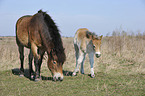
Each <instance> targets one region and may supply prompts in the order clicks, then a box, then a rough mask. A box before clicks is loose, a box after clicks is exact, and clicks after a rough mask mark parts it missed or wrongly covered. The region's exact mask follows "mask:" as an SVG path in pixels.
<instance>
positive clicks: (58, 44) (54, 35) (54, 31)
mask: <svg viewBox="0 0 145 96" xmlns="http://www.w3.org/2000/svg"><path fill="white" fill-rule="evenodd" d="M38 13H40V14H43V17H44V21H45V24H46V25H47V27H48V32H49V33H50V36H51V41H52V42H53V44H54V48H53V50H55V52H56V55H57V57H58V62H62V63H63V62H64V61H65V59H66V56H65V53H64V48H63V43H62V40H61V36H60V33H59V30H58V28H57V26H56V24H55V22H54V21H53V20H52V19H51V17H50V16H49V15H48V14H47V13H46V12H43V11H42V10H39V11H38ZM47 34H48V33H46V32H45V35H46V36H47ZM46 38H48V37H46ZM49 40H50V38H49Z"/></svg>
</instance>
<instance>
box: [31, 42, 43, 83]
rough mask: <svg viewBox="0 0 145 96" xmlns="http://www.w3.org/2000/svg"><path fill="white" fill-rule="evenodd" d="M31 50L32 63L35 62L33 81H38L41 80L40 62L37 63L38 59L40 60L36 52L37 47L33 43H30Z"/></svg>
mask: <svg viewBox="0 0 145 96" xmlns="http://www.w3.org/2000/svg"><path fill="white" fill-rule="evenodd" d="M31 50H32V52H33V56H34V64H35V78H34V79H35V81H39V80H41V76H40V71H39V70H40V67H39V66H40V64H39V60H40V55H39V54H38V48H37V46H36V45H35V44H34V43H31Z"/></svg>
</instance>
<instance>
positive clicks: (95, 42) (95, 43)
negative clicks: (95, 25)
mask: <svg viewBox="0 0 145 96" xmlns="http://www.w3.org/2000/svg"><path fill="white" fill-rule="evenodd" d="M102 37H103V36H102V35H101V36H99V37H97V38H93V39H92V43H93V49H94V50H95V55H96V57H97V58H99V57H100V56H101V52H100V51H101V39H102Z"/></svg>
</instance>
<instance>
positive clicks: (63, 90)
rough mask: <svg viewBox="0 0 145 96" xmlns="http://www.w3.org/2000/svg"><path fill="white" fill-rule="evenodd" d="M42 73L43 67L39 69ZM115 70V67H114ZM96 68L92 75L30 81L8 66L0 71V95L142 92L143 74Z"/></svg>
mask: <svg viewBox="0 0 145 96" xmlns="http://www.w3.org/2000/svg"><path fill="white" fill-rule="evenodd" d="M42 71H43V72H42V73H44V71H45V70H42ZM114 71H115V70H114ZM114 71H112V73H111V74H105V73H103V72H98V73H97V74H96V77H95V78H90V77H89V76H88V75H87V74H85V75H81V74H78V75H77V76H75V77H71V76H65V77H64V80H63V81H62V82H59V81H58V82H53V81H52V80H41V81H39V82H34V81H30V80H29V79H28V78H27V77H19V76H18V75H14V74H13V72H12V71H11V70H7V71H2V72H0V96H18V95H20V96H75V95H77V96H143V95H144V94H145V77H144V75H143V74H136V75H125V74H123V75H120V74H118V73H120V72H116V74H114V73H115V72H114Z"/></svg>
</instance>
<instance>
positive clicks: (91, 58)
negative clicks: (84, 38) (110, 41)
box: [89, 52, 95, 78]
mask: <svg viewBox="0 0 145 96" xmlns="http://www.w3.org/2000/svg"><path fill="white" fill-rule="evenodd" d="M89 60H90V66H91V77H92V78H94V77H95V74H94V69H93V66H94V53H93V52H91V53H89Z"/></svg>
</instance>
